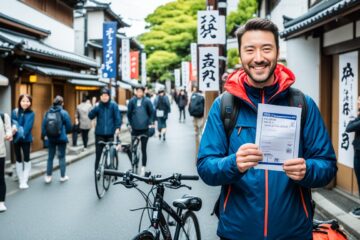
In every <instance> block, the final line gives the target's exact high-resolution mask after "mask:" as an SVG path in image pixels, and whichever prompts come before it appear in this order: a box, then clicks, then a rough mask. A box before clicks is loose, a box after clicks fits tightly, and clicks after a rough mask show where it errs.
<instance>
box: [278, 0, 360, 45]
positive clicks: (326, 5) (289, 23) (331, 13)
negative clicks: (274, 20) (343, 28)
mask: <svg viewBox="0 0 360 240" xmlns="http://www.w3.org/2000/svg"><path fill="white" fill-rule="evenodd" d="M359 3H360V2H359V1H358V0H328V1H322V2H320V3H319V4H316V5H315V6H314V7H312V8H311V9H309V11H308V12H307V13H305V14H303V15H301V16H300V17H298V18H295V19H288V18H284V19H285V21H284V31H282V32H281V33H280V36H281V37H282V38H289V37H293V36H296V35H299V32H303V31H310V30H312V29H315V28H317V27H319V26H321V25H322V24H325V23H326V22H327V21H329V19H331V18H333V17H335V16H338V15H340V14H342V13H344V12H345V11H348V10H351V9H356V8H355V6H356V5H359Z"/></svg>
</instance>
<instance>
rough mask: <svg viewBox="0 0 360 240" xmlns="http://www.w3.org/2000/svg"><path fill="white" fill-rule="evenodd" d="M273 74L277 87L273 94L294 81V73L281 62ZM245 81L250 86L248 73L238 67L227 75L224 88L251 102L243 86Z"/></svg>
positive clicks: (284, 88)
mask: <svg viewBox="0 0 360 240" xmlns="http://www.w3.org/2000/svg"><path fill="white" fill-rule="evenodd" d="M274 74H275V81H274V84H276V83H278V84H279V89H278V91H277V92H276V93H275V94H274V95H273V96H275V95H277V94H278V93H280V92H282V91H284V90H286V89H287V88H289V87H290V86H291V85H292V84H293V83H294V82H295V75H294V73H293V72H291V71H290V69H288V68H287V67H285V66H284V65H282V64H277V66H276V68H275V71H274ZM245 82H246V83H247V84H248V85H250V86H251V84H250V83H249V80H248V75H247V74H246V73H245V71H244V70H243V69H240V70H237V71H235V72H233V73H232V74H230V75H229V77H228V79H227V80H226V83H225V86H224V88H225V90H226V91H228V92H229V93H231V94H232V95H234V96H237V97H239V98H241V99H243V100H245V101H247V102H249V103H251V101H250V99H249V97H248V96H247V94H246V90H245V86H244V84H245ZM273 96H272V97H273Z"/></svg>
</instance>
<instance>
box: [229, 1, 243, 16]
mask: <svg viewBox="0 0 360 240" xmlns="http://www.w3.org/2000/svg"><path fill="white" fill-rule="evenodd" d="M240 1H241V0H227V9H226V14H227V15H229V14H230V13H231V12H234V11H236V10H237V5H238V4H239V2H240Z"/></svg>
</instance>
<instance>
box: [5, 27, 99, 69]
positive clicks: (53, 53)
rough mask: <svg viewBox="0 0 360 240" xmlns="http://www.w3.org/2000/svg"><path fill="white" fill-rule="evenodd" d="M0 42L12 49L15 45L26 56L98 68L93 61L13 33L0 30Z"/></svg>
mask: <svg viewBox="0 0 360 240" xmlns="http://www.w3.org/2000/svg"><path fill="white" fill-rule="evenodd" d="M0 41H1V42H4V43H7V44H10V45H12V48H14V46H15V45H16V47H17V49H21V50H22V51H23V52H25V53H28V54H34V55H39V56H46V57H48V58H52V59H54V60H55V61H56V60H58V61H59V60H61V61H66V62H69V63H74V64H77V65H82V66H87V67H98V63H97V62H96V61H95V60H94V59H91V58H88V57H85V56H82V55H78V54H75V53H73V52H66V51H63V50H60V49H56V48H53V47H51V46H49V45H47V44H45V43H43V42H41V41H39V40H37V39H34V38H31V37H26V36H24V35H18V34H16V33H14V32H10V31H9V32H8V31H4V30H1V31H0Z"/></svg>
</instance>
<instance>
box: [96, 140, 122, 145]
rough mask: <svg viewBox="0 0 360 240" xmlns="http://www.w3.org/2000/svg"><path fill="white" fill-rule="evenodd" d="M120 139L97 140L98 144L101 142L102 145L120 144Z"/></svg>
mask: <svg viewBox="0 0 360 240" xmlns="http://www.w3.org/2000/svg"><path fill="white" fill-rule="evenodd" d="M120 143H121V142H120V141H111V142H104V141H99V142H98V144H102V145H118V144H120Z"/></svg>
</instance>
